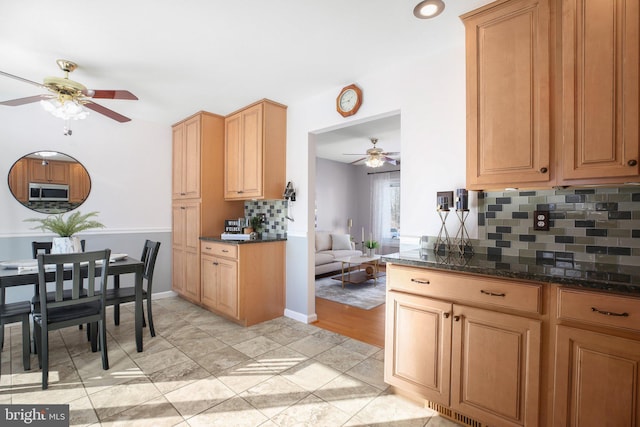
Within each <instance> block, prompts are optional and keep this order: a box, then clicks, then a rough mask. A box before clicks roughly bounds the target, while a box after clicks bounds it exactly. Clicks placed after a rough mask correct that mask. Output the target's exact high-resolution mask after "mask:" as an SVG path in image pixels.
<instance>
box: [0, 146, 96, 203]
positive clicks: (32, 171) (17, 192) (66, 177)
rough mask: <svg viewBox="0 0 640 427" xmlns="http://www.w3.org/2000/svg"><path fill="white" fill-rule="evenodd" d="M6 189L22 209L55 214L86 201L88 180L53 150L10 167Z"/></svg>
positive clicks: (74, 164) (78, 167) (76, 164)
mask: <svg viewBox="0 0 640 427" xmlns="http://www.w3.org/2000/svg"><path fill="white" fill-rule="evenodd" d="M9 189H10V190H11V194H13V197H15V198H16V200H17V201H18V202H20V204H22V205H23V206H26V207H27V208H29V209H31V210H34V211H36V212H40V213H45V214H57V213H64V212H68V211H71V210H73V209H75V208H77V207H78V206H80V205H81V204H82V203H83V202H84V201H85V200H86V199H87V197H88V196H89V192H90V191H91V178H89V173H88V172H87V169H85V167H84V166H83V165H82V163H80V162H78V161H77V160H76V159H74V158H73V157H71V156H68V155H66V154H63V153H58V152H56V151H37V152H35V153H30V154H27V155H26V156H24V157H22V158H20V159H18V161H16V162H15V163H14V164H13V166H12V167H11V169H10V170H9Z"/></svg>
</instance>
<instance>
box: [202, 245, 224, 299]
mask: <svg viewBox="0 0 640 427" xmlns="http://www.w3.org/2000/svg"><path fill="white" fill-rule="evenodd" d="M218 270H219V269H218V263H217V260H216V259H215V258H214V257H211V256H207V255H202V257H201V263H200V283H201V286H200V288H201V290H200V292H201V295H200V301H201V302H202V305H204V306H205V307H209V308H212V309H214V310H215V308H216V302H217V297H216V293H217V289H218V281H219V278H218Z"/></svg>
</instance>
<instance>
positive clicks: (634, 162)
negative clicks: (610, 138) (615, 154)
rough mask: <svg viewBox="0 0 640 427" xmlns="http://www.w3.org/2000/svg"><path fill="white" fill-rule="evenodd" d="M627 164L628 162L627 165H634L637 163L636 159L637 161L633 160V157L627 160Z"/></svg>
mask: <svg viewBox="0 0 640 427" xmlns="http://www.w3.org/2000/svg"><path fill="white" fill-rule="evenodd" d="M627 164H628V165H629V166H635V165H637V164H638V161H637V160H635V159H631V160H629V161H628V162H627Z"/></svg>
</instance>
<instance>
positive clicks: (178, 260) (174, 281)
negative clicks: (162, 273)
mask: <svg viewBox="0 0 640 427" xmlns="http://www.w3.org/2000/svg"><path fill="white" fill-rule="evenodd" d="M184 253H185V252H184V250H182V249H176V248H173V250H172V259H171V289H173V290H174V291H176V292H177V293H179V294H180V295H184V293H185V290H184V280H185V278H184V265H185V264H184Z"/></svg>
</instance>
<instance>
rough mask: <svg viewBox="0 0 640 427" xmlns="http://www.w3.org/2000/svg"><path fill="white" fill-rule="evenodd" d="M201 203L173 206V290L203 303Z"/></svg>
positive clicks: (192, 300)
mask: <svg viewBox="0 0 640 427" xmlns="http://www.w3.org/2000/svg"><path fill="white" fill-rule="evenodd" d="M200 209H201V204H200V203H199V202H197V201H184V202H182V201H177V202H175V203H174V204H173V215H172V221H173V239H172V240H173V241H172V252H173V257H172V261H173V266H172V276H173V277H172V289H173V290H174V291H175V292H177V293H178V294H180V295H181V296H183V297H184V298H186V299H188V300H189V301H191V302H195V303H198V302H200V250H199V249H200V246H199V244H200V243H199V238H198V229H199V227H200V218H201V213H200Z"/></svg>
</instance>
